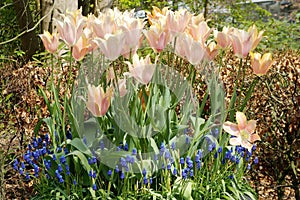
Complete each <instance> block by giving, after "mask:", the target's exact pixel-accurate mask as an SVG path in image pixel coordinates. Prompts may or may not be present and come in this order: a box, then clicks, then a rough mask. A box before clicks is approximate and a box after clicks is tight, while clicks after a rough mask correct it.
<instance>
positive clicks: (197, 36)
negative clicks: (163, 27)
mask: <svg viewBox="0 0 300 200" xmlns="http://www.w3.org/2000/svg"><path fill="white" fill-rule="evenodd" d="M212 30H213V29H211V28H209V27H208V25H207V23H206V22H205V21H202V22H200V23H199V24H190V25H189V26H188V27H187V32H188V33H189V34H190V35H191V36H192V37H193V39H194V40H196V41H201V42H202V43H203V44H204V43H205V41H206V40H207V38H208V37H209V35H210V33H211V32H212Z"/></svg>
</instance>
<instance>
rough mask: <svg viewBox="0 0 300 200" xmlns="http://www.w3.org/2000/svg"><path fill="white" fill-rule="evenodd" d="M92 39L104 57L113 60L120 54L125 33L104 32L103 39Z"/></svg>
mask: <svg viewBox="0 0 300 200" xmlns="http://www.w3.org/2000/svg"><path fill="white" fill-rule="evenodd" d="M93 41H94V42H95V43H96V44H97V45H98V47H99V48H100V50H101V52H102V53H103V54H104V55H105V57H106V58H108V59H109V60H111V61H114V60H116V59H117V58H118V57H119V56H120V55H121V52H122V49H123V45H124V43H125V35H124V33H117V34H114V35H112V34H106V35H105V36H104V39H102V38H96V39H94V40H93Z"/></svg>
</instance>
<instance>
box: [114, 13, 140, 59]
mask: <svg viewBox="0 0 300 200" xmlns="http://www.w3.org/2000/svg"><path fill="white" fill-rule="evenodd" d="M144 25H145V23H144V22H143V20H141V19H136V18H134V17H133V16H130V15H129V14H127V15H126V14H125V13H124V16H123V19H122V25H120V26H119V28H120V29H121V30H122V31H123V32H124V34H125V45H124V46H123V50H122V55H123V56H125V57H127V58H128V57H129V55H130V54H131V55H133V54H134V53H135V52H136V50H137V49H138V47H139V45H140V43H141V36H142V30H143V28H144Z"/></svg>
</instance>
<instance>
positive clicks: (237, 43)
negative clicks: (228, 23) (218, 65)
mask: <svg viewBox="0 0 300 200" xmlns="http://www.w3.org/2000/svg"><path fill="white" fill-rule="evenodd" d="M230 36H231V42H232V46H233V52H234V54H235V55H237V56H238V57H240V58H244V57H246V56H247V55H248V53H249V52H250V50H251V48H252V44H253V42H252V35H251V34H249V33H248V32H247V31H244V30H239V29H236V28H234V29H233V31H232V32H231V34H230Z"/></svg>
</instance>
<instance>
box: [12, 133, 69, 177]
mask: <svg viewBox="0 0 300 200" xmlns="http://www.w3.org/2000/svg"><path fill="white" fill-rule="evenodd" d="M70 134H71V133H69V136H70ZM52 148H53V147H52V144H51V141H50V138H49V135H48V134H46V135H44V136H41V137H38V138H36V137H34V138H33V139H32V142H31V143H30V144H28V146H27V149H26V152H25V153H24V154H23V156H22V157H21V158H16V159H15V160H14V162H13V164H12V166H13V168H14V169H15V170H16V171H19V173H20V174H21V175H22V176H25V180H26V181H29V180H30V179H31V178H32V177H35V178H39V177H40V176H43V175H44V176H45V177H46V178H47V179H51V174H53V173H49V172H50V171H51V170H53V171H54V172H55V173H54V174H53V175H55V177H56V178H57V180H58V181H59V182H60V183H64V178H63V175H64V174H66V175H70V174H71V172H70V167H69V165H68V163H67V159H66V157H65V156H66V155H67V154H68V153H69V150H68V149H67V148H64V149H63V148H62V147H60V146H58V147H57V148H56V151H52ZM56 155H60V156H59V158H58V159H57V157H56ZM56 166H57V168H56ZM32 169H33V170H32ZM32 171H33V172H32Z"/></svg>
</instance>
